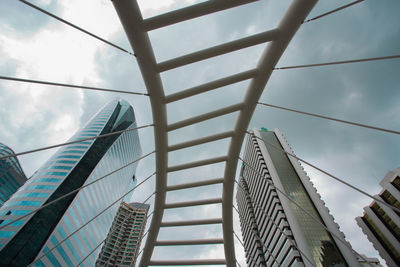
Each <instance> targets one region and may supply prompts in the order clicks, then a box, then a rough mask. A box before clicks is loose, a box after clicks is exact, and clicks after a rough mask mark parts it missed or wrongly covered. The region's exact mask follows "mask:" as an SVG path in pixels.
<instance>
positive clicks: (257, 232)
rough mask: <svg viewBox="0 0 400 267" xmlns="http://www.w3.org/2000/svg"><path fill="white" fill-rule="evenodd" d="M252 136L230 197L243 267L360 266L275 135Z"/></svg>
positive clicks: (281, 139) (280, 137) (282, 140)
mask: <svg viewBox="0 0 400 267" xmlns="http://www.w3.org/2000/svg"><path fill="white" fill-rule="evenodd" d="M253 133H254V135H249V136H248V139H247V144H246V147H245V156H244V163H243V165H242V169H241V172H240V180H239V185H240V186H238V191H237V195H236V200H237V205H238V210H239V217H240V225H241V229H242V236H243V241H244V246H245V252H246V259H247V263H248V265H249V266H360V264H359V262H358V261H357V258H356V257H355V255H354V254H353V252H352V250H351V249H350V248H348V247H347V246H346V245H344V244H343V243H342V242H340V241H338V240H337V238H336V237H335V236H338V237H340V238H342V239H343V240H344V235H343V233H342V232H340V231H339V227H338V225H337V224H336V223H335V222H334V220H333V217H332V216H331V215H330V214H329V210H328V209H327V208H326V207H325V205H324V202H323V201H322V200H321V198H320V196H319V195H318V193H317V191H316V189H315V188H314V186H313V185H312V183H311V181H310V179H309V178H308V176H307V175H306V173H305V172H304V170H303V168H302V167H301V165H300V163H299V162H298V161H297V160H296V159H295V158H293V157H291V156H289V157H288V156H287V155H286V154H285V153H283V152H282V151H281V150H280V149H283V150H285V151H287V152H289V153H292V154H294V153H293V151H292V149H291V148H290V146H289V144H288V143H287V141H286V139H285V138H284V136H283V135H282V134H281V132H280V131H279V130H277V129H276V130H275V131H267V130H266V129H264V130H261V131H258V130H254V132H253ZM276 188H277V189H279V190H277V189H276ZM280 191H281V192H280ZM282 192H283V193H282ZM288 198H290V199H291V201H290V200H289V199H288ZM293 202H295V203H297V204H298V205H299V206H301V207H302V209H304V210H306V211H307V213H309V214H311V215H312V216H313V217H314V219H316V220H317V221H318V222H316V221H315V220H314V219H313V218H311V216H309V215H308V214H307V213H305V212H304V211H303V210H301V209H300V208H299V207H298V206H297V205H296V204H294V203H293ZM320 224H323V225H324V226H326V227H327V228H328V229H329V231H330V232H333V233H334V235H335V236H334V235H332V234H330V232H328V231H326V230H325V229H324V228H323V227H322V226H321V225H320ZM347 244H348V246H350V244H349V243H347Z"/></svg>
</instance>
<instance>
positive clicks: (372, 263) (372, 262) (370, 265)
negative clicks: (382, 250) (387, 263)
mask: <svg viewBox="0 0 400 267" xmlns="http://www.w3.org/2000/svg"><path fill="white" fill-rule="evenodd" d="M360 255H361V256H362V257H360V256H357V260H358V262H359V263H360V264H361V266H362V267H382V264H381V263H380V262H379V260H378V259H377V258H371V257H367V256H365V255H364V254H360Z"/></svg>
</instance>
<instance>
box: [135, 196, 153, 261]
mask: <svg viewBox="0 0 400 267" xmlns="http://www.w3.org/2000/svg"><path fill="white" fill-rule="evenodd" d="M145 202H146V201H144V202H142V203H141V204H140V205H139V206H138V208H136V210H139V209H140V208H141V207H143V205H144V204H145ZM147 212H148V210H147V211H146V222H145V221H144V220H143V222H142V224H143V223H146V224H147V220H148V219H149V217H150V215H148V214H147ZM137 218H138V216H135V220H134V221H133V225H135V223H136V220H137ZM132 227H133V226H132ZM145 227H146V226H145ZM145 227H143V230H145ZM148 231H149V230H147V231H146V234H143V235H142V236H141V237H140V239H139V240H138V242H137V243H136V248H135V251H134V253H133V257H134V258H135V259H136V260H137V257H138V256H139V254H138V253H137V252H138V250H139V249H140V247H139V244H140V243H141V242H142V239H143V238H144V237H145V236H146V235H147V232H148ZM139 234H140V233H139Z"/></svg>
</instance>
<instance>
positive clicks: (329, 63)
mask: <svg viewBox="0 0 400 267" xmlns="http://www.w3.org/2000/svg"><path fill="white" fill-rule="evenodd" d="M394 58H400V55H392V56H385V57H371V58H362V59H351V60H342V61H333V62H324V63H316V64H307V65H296V66H286V67H279V68H273V69H274V70H288V69H301V68H311V67H321V66H330V65H339V64H347V63H359V62H366V61H375V60H386V59H394Z"/></svg>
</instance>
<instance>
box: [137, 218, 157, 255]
mask: <svg viewBox="0 0 400 267" xmlns="http://www.w3.org/2000/svg"><path fill="white" fill-rule="evenodd" d="M153 214H154V211H152V212H151V213H150V214H149V215H147V217H146V220H149V218H150V217H151V216H153ZM149 231H150V228H148V229H147V231H146V233H144V234H143V236H142V237H141V238H140V240H139V242H138V244H139V243H141V242H142V240H143V239H144V237H145V236H146V235H147V234H148V233H149ZM143 249H144V248H142V249H141V250H140V251H139V253H138V254H137V257H136V259H137V258H138V257H139V255H140V254H141V253H142V252H143ZM136 262H137V261H136Z"/></svg>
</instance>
